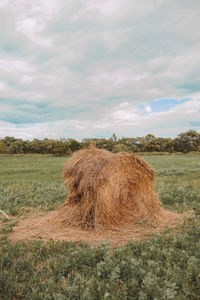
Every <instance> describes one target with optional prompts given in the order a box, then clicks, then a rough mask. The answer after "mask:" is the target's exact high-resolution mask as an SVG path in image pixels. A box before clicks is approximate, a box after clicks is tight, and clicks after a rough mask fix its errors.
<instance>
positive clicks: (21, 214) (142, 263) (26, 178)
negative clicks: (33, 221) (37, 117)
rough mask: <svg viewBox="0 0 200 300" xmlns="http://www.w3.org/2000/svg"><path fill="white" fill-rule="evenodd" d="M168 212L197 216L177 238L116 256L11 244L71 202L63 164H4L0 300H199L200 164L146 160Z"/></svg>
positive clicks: (108, 251)
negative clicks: (25, 224)
mask: <svg viewBox="0 0 200 300" xmlns="http://www.w3.org/2000/svg"><path fill="white" fill-rule="evenodd" d="M144 158H145V160H146V161H147V162H148V163H149V164H150V165H151V166H152V167H153V168H154V169H155V170H156V174H157V176H156V191H157V193H158V195H159V198H160V199H161V201H162V203H163V205H164V207H165V208H167V209H170V210H174V211H179V212H182V211H187V210H194V216H192V217H191V218H190V219H189V220H188V221H187V222H185V223H184V224H183V225H181V226H179V227H178V228H177V229H176V231H175V232H174V231H172V230H167V231H165V232H163V233H162V234H157V235H155V236H153V237H151V238H149V239H146V240H144V241H143V242H139V241H136V242H131V243H128V244H127V245H125V246H123V247H116V248H113V247H111V246H110V245H109V243H108V242H106V243H104V244H102V245H101V246H93V247H91V246H90V245H89V244H86V243H80V244H75V243H72V242H55V241H53V240H50V241H49V242H44V241H42V240H41V241H40V240H37V241H31V242H30V241H29V242H17V243H12V242H11V241H10V240H9V233H10V232H12V230H13V226H15V225H16V224H17V222H18V221H19V220H20V219H23V218H25V217H26V216H28V215H31V214H33V213H35V212H36V211H49V210H53V209H55V208H57V207H59V205H61V204H62V203H63V202H64V201H65V199H66V196H67V188H66V186H65V184H64V182H63V178H62V168H63V165H64V163H65V161H66V158H63V157H51V156H3V155H2V156H0V209H2V210H3V211H5V212H6V213H7V214H8V215H9V216H10V220H6V219H5V218H4V217H3V215H0V230H1V231H0V244H1V250H0V251H1V253H0V270H1V271H0V299H37V300H39V299H87V300H89V299H141V300H142V299H159V300H160V299H180V300H182V299H200V292H199V290H200V289H199V288H200V287H199V285H198V282H199V281H200V274H199V270H200V263H199V259H200V222H199V214H200V156H199V155H190V154H187V155H177V156H159V155H157V156H145V157H144Z"/></svg>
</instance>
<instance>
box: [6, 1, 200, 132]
mask: <svg viewBox="0 0 200 300" xmlns="http://www.w3.org/2000/svg"><path fill="white" fill-rule="evenodd" d="M0 7H1V10H2V14H1V16H0V23H1V22H2V24H0V34H1V45H2V47H1V50H0V57H1V59H0V70H1V72H0V92H1V93H0V98H1V99H5V98H6V99H12V100H13V101H14V100H15V101H19V100H23V101H24V102H29V103H44V102H46V103H48V102H51V104H52V106H53V107H54V108H55V119H56V112H57V111H58V110H59V109H62V108H63V109H64V108H69V111H70V108H71V107H72V106H73V107H74V110H77V113H74V115H73V116H70V112H69V113H68V114H67V116H66V118H67V120H68V121H65V120H62V122H63V123H62V124H61V125H62V128H63V134H64V133H65V130H64V128H67V127H68V126H69V127H70V126H72V127H73V128H74V135H77V136H79V135H81V136H82V135H83V134H84V135H85V136H87V134H88V135H90V134H91V135H92V134H93V132H98V130H101V129H102V131H103V130H104V132H108V134H109V132H111V133H112V131H115V129H116V131H117V132H118V133H119V134H123V132H124V135H126V134H130V135H131V133H132V135H134V132H133V131H138V132H144V131H145V130H146V131H151V130H153V131H156V130H158V132H161V130H163V132H164V131H165V130H166V132H167V129H165V128H168V129H169V132H171V131H173V129H172V127H170V126H171V125H170V123H168V122H167V118H168V117H167V118H166V119H165V116H170V118H172V119H171V122H172V124H176V125H177V123H176V122H175V121H177V122H179V123H180V124H181V122H182V124H185V125H183V126H185V128H186V127H187V128H189V126H190V124H189V122H190V121H189V120H191V119H192V118H194V119H195V120H196V119H197V114H199V111H198V110H197V111H196V112H195V110H196V109H197V104H194V102H191V103H193V106H191V107H187V109H186V106H181V107H179V109H180V111H182V114H183V116H184V117H183V118H182V117H181V116H180V115H179V111H178V110H175V111H173V110H171V111H170V112H169V115H167V112H164V113H163V114H160V113H153V112H152V111H151V107H150V105H149V102H151V101H153V100H155V99H162V98H173V99H182V98H185V97H191V98H192V99H193V96H192V95H193V94H194V93H195V94H194V97H197V96H196V95H197V94H196V92H197V91H198V90H199V81H200V75H199V68H200V56H199V53H200V40H199V37H198V35H199V34H198V30H197V28H199V26H200V19H199V16H198V12H199V8H200V4H199V2H198V1H195V0H191V2H190V3H189V2H187V1H183V3H181V4H180V3H179V2H174V1H172V0H162V1H161V0H160V1H156V0H149V1H148V2H147V1H145V0H141V1H136V0H128V1H126V2H125V1H122V0H115V1H114V0H107V1H105V0H103V1H96V0H87V1H84V0H73V1H72V0H70V1H64V0H59V1H57V0H49V1H43V0H36V1H31V0H10V1H9V0H8V1H1V4H0ZM195 99H196V100H195ZM195 99H193V100H194V101H197V102H198V101H200V100H199V98H198V99H197V98H195ZM0 101H1V100H0ZM188 103H189V102H188ZM195 103H196V102H195ZM138 104H143V105H144V107H145V109H146V112H147V113H146V114H145V113H144V114H143V115H142V114H141V113H140V111H139V110H138V109H137V108H136V106H137V105H138ZM0 105H1V102H0ZM181 109H182V110H181ZM186 110H187V112H186ZM175 116H177V119H176V117H175ZM173 118H174V119H173ZM57 120H58V122H59V121H60V120H59V116H58V117H57ZM163 120H165V123H164V121H163ZM181 120H182V121H181ZM187 120H188V125H187V124H186V122H187ZM45 122H46V120H45V119H44V128H46V129H45V130H46V131H39V129H38V131H37V130H36V131H35V132H36V133H34V134H38V135H39V134H41V135H42V136H43V134H44V133H46V134H48V132H49V134H53V133H52V131H53V130H55V133H56V134H57V133H58V131H57V127H56V126H57V125H56V124H57V123H53V125H52V126H53V127H52V128H53V129H51V132H50V131H49V127H48V126H47V125H45V124H46V123H45ZM59 124H60V123H59ZM160 124H162V126H160ZM61 125H60V126H61ZM10 126H11V125H10ZM13 126H14V125H13ZM27 126H28V125H27ZM31 126H32V125H31ZM156 126H158V129H156ZM174 126H175V125H174ZM191 126H192V125H191ZM30 128H32V127H30ZM37 128H40V129H41V128H42V123H41V124H39V125H38V127H37ZM177 128H181V125H180V127H178V125H177V127H176V128H175V129H174V130H177ZM13 130H15V132H17V130H19V128H18V127H16V128H15V129H13ZM23 130H24V131H23ZM27 130H29V127H27V128H25V127H24V129H22V128H21V129H20V132H27ZM159 130H160V131H159ZM28 132H29V133H30V132H31V129H30V131H28ZM66 134H67V133H66ZM102 134H103V133H102Z"/></svg>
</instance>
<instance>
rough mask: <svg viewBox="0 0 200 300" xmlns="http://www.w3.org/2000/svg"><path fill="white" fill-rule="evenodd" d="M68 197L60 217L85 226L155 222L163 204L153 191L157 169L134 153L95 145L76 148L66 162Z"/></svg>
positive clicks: (90, 227) (64, 220)
mask: <svg viewBox="0 0 200 300" xmlns="http://www.w3.org/2000/svg"><path fill="white" fill-rule="evenodd" d="M63 175H64V178H65V180H66V182H67V185H68V188H69V196H68V199H67V202H66V203H65V205H64V207H63V210H62V212H61V214H60V218H61V219H62V220H63V223H64V224H65V225H69V226H75V227H79V228H83V229H95V230H96V229H100V228H103V229H105V228H106V227H110V226H115V225H120V224H126V223H133V222H135V221H137V220H141V219H145V220H146V221H148V222H152V221H153V222H154V223H156V221H157V219H158V218H159V212H161V203H160V202H159V200H158V198H157V195H156V193H155V192H154V190H153V188H154V176H155V172H154V170H153V169H152V168H151V167H150V166H149V165H148V164H147V163H146V162H145V161H144V160H143V159H142V158H141V157H139V156H137V155H135V154H132V153H125V152H124V153H123V152H121V153H117V154H113V153H111V152H109V151H107V150H102V149H101V150H100V149H97V148H95V146H92V147H90V149H87V150H80V151H77V152H76V153H75V154H74V155H73V156H72V158H71V159H70V160H69V161H68V162H67V163H66V164H65V167H64V170H63Z"/></svg>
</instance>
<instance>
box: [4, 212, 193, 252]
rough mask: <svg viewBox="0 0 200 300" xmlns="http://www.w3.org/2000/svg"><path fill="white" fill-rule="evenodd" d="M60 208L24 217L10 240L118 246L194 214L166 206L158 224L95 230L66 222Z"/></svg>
mask: <svg viewBox="0 0 200 300" xmlns="http://www.w3.org/2000/svg"><path fill="white" fill-rule="evenodd" d="M60 210H62V209H60ZM60 210H57V211H51V212H49V213H48V214H46V215H45V214H44V213H36V214H35V215H33V216H29V217H27V218H26V219H25V220H21V222H19V224H18V225H17V226H15V227H14V229H13V232H12V233H11V234H10V239H11V241H13V242H17V241H21V240H44V241H48V240H55V241H68V242H69V241H70V242H89V243H90V244H91V245H100V244H101V243H102V242H105V241H110V242H111V245H112V246H119V245H125V244H127V243H128V242H132V241H134V240H143V239H147V238H151V237H152V236H153V235H154V234H157V233H160V232H162V231H164V230H166V229H169V228H171V229H175V228H176V227H177V226H179V225H181V224H182V223H183V222H184V220H185V218H188V217H190V216H191V215H192V214H191V213H190V214H188V213H184V214H177V213H174V212H170V211H166V210H163V211H162V218H160V220H159V221H158V222H157V225H156V226H155V225H153V224H146V223H145V222H138V223H137V224H126V225H120V226H119V225H118V226H115V227H114V226H113V227H110V228H109V229H107V230H104V231H103V230H101V231H95V230H84V229H81V228H78V227H70V226H63V224H62V222H61V220H60ZM175 232H177V231H175Z"/></svg>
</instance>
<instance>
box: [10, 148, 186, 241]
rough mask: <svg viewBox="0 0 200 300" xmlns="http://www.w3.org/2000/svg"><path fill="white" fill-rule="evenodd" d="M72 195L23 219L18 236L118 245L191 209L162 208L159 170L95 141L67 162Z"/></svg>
mask: <svg viewBox="0 0 200 300" xmlns="http://www.w3.org/2000/svg"><path fill="white" fill-rule="evenodd" d="M63 174H64V178H65V179H66V181H67V184H68V187H69V190H70V191H69V197H68V199H67V201H66V203H65V204H64V206H62V207H61V208H60V209H59V210H57V211H52V212H49V213H48V214H46V215H44V213H42V214H41V213H37V214H36V215H34V216H29V217H28V218H26V219H25V220H22V221H21V222H19V224H18V225H17V226H16V227H14V230H13V233H12V234H11V235H10V238H11V240H12V241H18V240H34V239H43V240H49V239H54V240H65V241H73V242H81V241H83V242H90V243H91V244H95V245H96V244H100V243H102V242H103V241H106V240H110V241H111V243H112V245H113V246H117V245H123V244H126V243H127V242H130V241H133V240H135V239H138V240H140V239H143V238H145V237H149V235H152V234H154V233H158V232H161V231H163V230H165V229H166V228H173V227H175V226H177V224H181V223H182V222H183V220H184V217H187V214H177V213H174V212H170V211H166V210H164V209H163V208H162V206H161V203H160V202H159V200H158V198H157V195H156V193H155V192H154V190H153V187H154V176H155V173H154V170H152V169H151V168H150V167H149V165H148V164H147V163H146V162H145V161H144V160H143V159H142V158H140V157H138V156H137V155H135V154H130V153H117V154H113V153H110V152H109V151H106V150H99V149H96V148H95V147H93V148H92V149H89V150H80V151H78V152H76V153H75V154H74V155H73V157H72V158H71V159H70V160H69V161H68V162H67V163H66V165H65V167H64V171H63Z"/></svg>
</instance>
